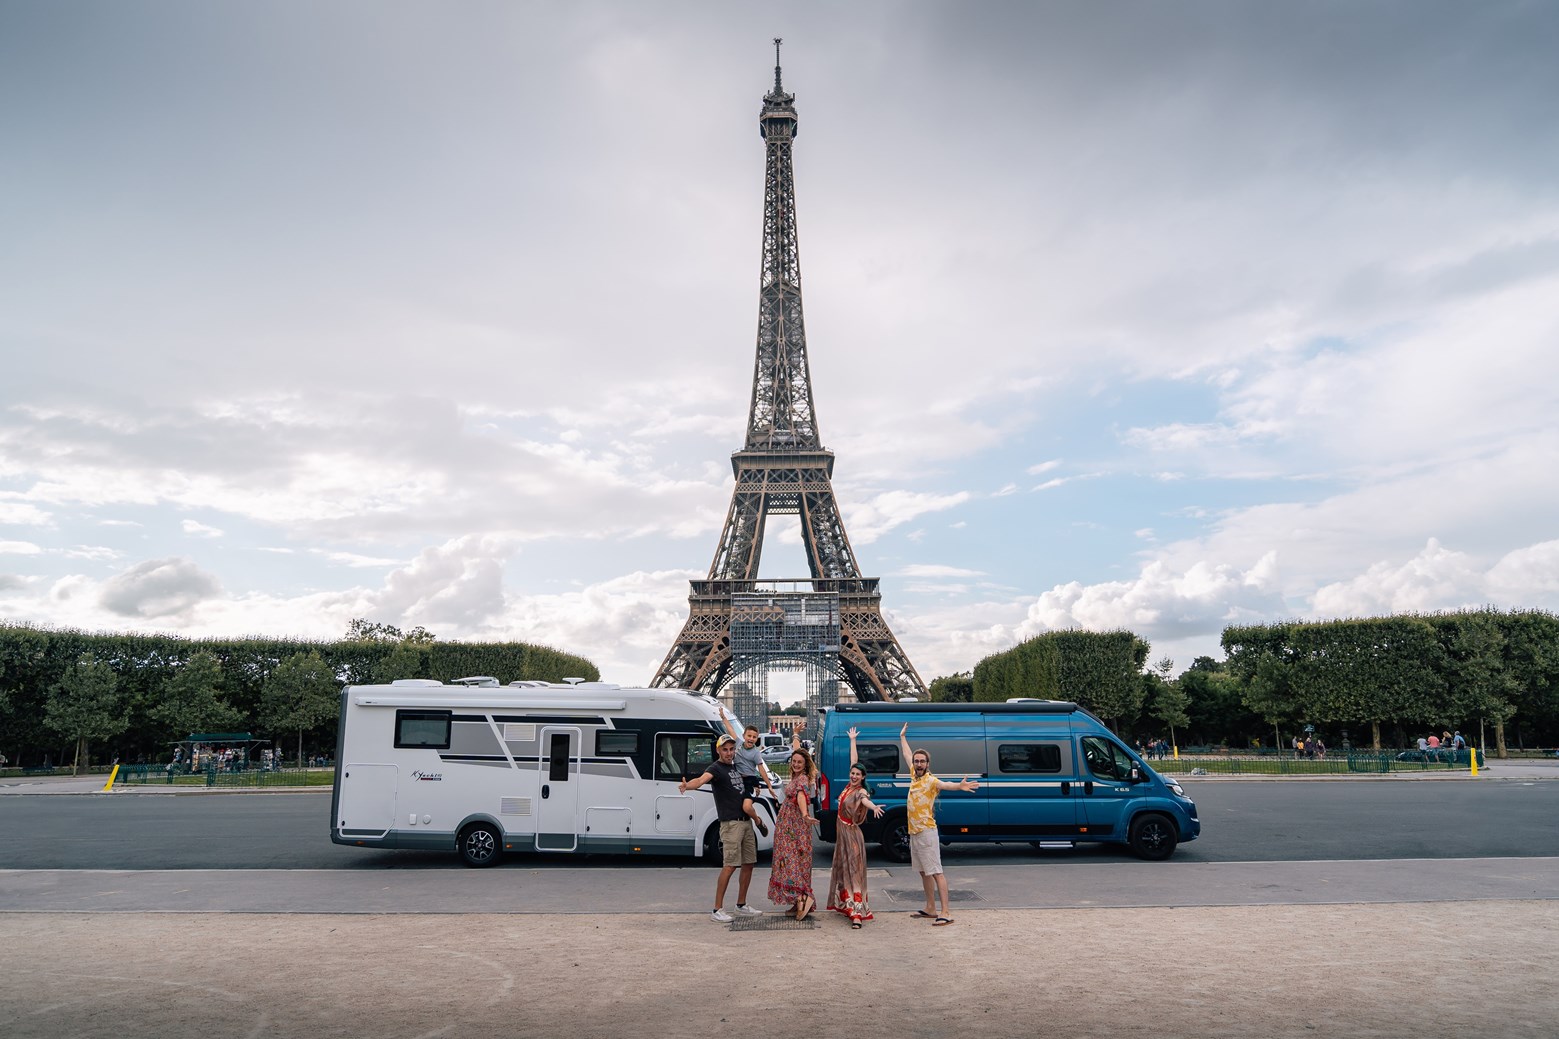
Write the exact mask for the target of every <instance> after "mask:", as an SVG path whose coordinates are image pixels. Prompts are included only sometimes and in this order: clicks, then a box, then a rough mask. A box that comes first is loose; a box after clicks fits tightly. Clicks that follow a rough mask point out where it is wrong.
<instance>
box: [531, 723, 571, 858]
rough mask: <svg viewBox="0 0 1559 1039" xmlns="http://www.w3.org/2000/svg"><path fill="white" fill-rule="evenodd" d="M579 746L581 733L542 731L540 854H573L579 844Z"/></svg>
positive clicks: (550, 728)
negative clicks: (563, 852)
mask: <svg viewBox="0 0 1559 1039" xmlns="http://www.w3.org/2000/svg"><path fill="white" fill-rule="evenodd" d="M579 744H580V735H579V730H578V729H573V728H564V727H561V726H551V725H548V726H546V727H545V728H543V729H542V730H541V768H540V770H539V771H538V772H537V776H538V778H539V779H540V785H541V789H540V790H539V791H537V793H538V794H539V795H540V796H539V797H538V798H537V799H536V803H537V804H538V805H540V806H541V809H540V811H538V812H537V813H536V850H537V851H573V850H574V848H575V847H577V846H578V844H579Z"/></svg>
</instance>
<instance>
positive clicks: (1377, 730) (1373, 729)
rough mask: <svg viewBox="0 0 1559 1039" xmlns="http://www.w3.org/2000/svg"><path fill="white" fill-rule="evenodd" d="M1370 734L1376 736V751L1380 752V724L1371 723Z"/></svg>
mask: <svg viewBox="0 0 1559 1039" xmlns="http://www.w3.org/2000/svg"><path fill="white" fill-rule="evenodd" d="M1370 732H1372V733H1373V734H1374V735H1375V751H1376V752H1377V753H1379V751H1380V722H1370Z"/></svg>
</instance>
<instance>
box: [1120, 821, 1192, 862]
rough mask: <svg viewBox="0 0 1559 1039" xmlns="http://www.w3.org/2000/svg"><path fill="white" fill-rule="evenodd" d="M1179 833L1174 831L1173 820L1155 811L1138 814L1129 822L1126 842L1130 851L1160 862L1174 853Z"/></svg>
mask: <svg viewBox="0 0 1559 1039" xmlns="http://www.w3.org/2000/svg"><path fill="white" fill-rule="evenodd" d="M1178 843H1180V835H1179V833H1177V832H1176V831H1175V823H1174V820H1172V819H1170V818H1169V817H1168V816H1165V815H1158V814H1156V813H1154V814H1150V815H1139V816H1137V818H1135V819H1133V820H1132V822H1131V832H1130V834H1129V835H1128V837H1127V844H1129V845H1130V847H1131V853H1132V854H1133V855H1135V856H1137V858H1139V859H1147V860H1148V861H1149V862H1162V861H1163V860H1165V859H1167V858H1169V857H1170V856H1171V855H1173V854H1174V853H1175V845H1176V844H1178Z"/></svg>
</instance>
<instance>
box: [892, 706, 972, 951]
mask: <svg viewBox="0 0 1559 1039" xmlns="http://www.w3.org/2000/svg"><path fill="white" fill-rule="evenodd" d="M908 732H909V723H908V722H906V723H905V724H904V726H903V728H901V729H899V749H900V750H901V751H902V752H903V754H904V758H905V760H906V761H908V762H909V763H910V776H911V778H910V784H909V798H908V800H907V802H906V804H905V807H906V808H907V809H908V811H909V862H910V868H911V869H913V870H914V871H915V872H917V873H919V874H920V883H921V886H922V887H924V888H925V889H926V907H925V908H924V909H921V910H918V911H916V913H915V915H916V916H917V917H919V918H920V919H922V920H924V919H928V918H929V919H930V920H932V921H933V926H935V927H946V926H947V925H948V924H950V923H952V922H953V914H952V913H950V912H949V911H948V908H947V876H946V874H944V873H943V872H942V840H941V835H940V834H938V833H937V829H936V795H937V794H939V793H941V792H942V791H943V790H944V789H945V790H964V791H972V790H978V789H980V781H979V780H977V779H969V778H967V777H966V778H964V779H963V780H962V781H961V782H957V783H946V782H943V781H942V780H940V779H938V778H937V777H936V776H933V775H932V774H931V753H930V752H929V751H927V750H924V749H921V750H914V751H912V750H910V749H909V738H908V736H907V735H906V733H908ZM938 901H940V903H941V905H940V907H938V905H937V903H938Z"/></svg>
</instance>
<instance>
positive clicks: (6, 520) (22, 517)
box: [0, 501, 54, 527]
mask: <svg viewBox="0 0 1559 1039" xmlns="http://www.w3.org/2000/svg"><path fill="white" fill-rule="evenodd" d="M53 519H54V517H53V515H52V514H50V513H47V512H44V511H43V510H42V509H40V508H38V506H36V505H30V504H28V503H26V502H8V501H0V523H3V524H8V525H10V526H15V527H42V526H46V525H48V524H50V523H52V522H53Z"/></svg>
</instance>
